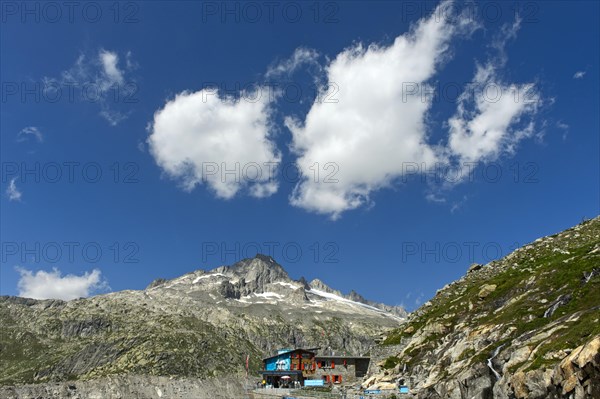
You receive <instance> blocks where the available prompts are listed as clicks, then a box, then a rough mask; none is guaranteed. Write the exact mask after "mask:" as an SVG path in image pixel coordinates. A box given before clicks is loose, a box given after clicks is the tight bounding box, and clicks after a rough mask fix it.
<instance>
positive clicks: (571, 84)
mask: <svg viewBox="0 0 600 399" xmlns="http://www.w3.org/2000/svg"><path fill="white" fill-rule="evenodd" d="M44 4H45V3H38V2H28V3H21V2H5V3H3V4H2V7H3V8H2V25H1V38H0V45H1V48H0V51H1V54H0V59H1V61H0V63H1V81H2V100H1V107H2V109H1V116H2V118H1V122H0V129H1V150H0V155H1V157H2V181H1V184H2V199H1V200H0V204H1V225H0V233H1V235H2V237H1V241H2V259H1V273H0V277H1V281H0V291H1V293H2V294H3V295H17V294H21V295H27V296H35V297H49V296H59V297H69V295H75V296H77V295H81V294H93V293H97V292H107V291H111V290H112V291H116V290H123V289H141V288H144V287H145V286H146V285H147V284H148V283H149V282H151V281H152V280H154V279H155V278H158V277H165V278H173V277H176V276H179V275H181V274H184V273H186V272H189V271H192V270H195V269H198V268H203V269H210V268H214V267H217V266H219V265H222V264H231V263H234V262H235V261H236V260H238V259H239V258H242V257H245V256H253V255H254V254H255V253H256V252H257V248H258V249H260V251H261V252H264V253H268V254H270V255H272V256H273V257H274V258H275V259H276V260H278V261H279V262H280V263H281V264H282V265H283V266H284V267H285V268H286V269H287V270H288V272H289V273H290V275H291V276H292V277H293V278H299V277H300V276H305V277H306V278H308V279H312V278H320V279H322V280H323V281H325V282H326V283H328V284H329V285H331V286H333V287H335V288H337V289H340V290H341V291H343V292H348V291H350V290H351V289H355V290H357V291H358V292H359V293H361V294H362V295H364V296H365V297H367V298H369V299H372V300H377V301H381V302H386V303H389V304H403V305H405V306H406V307H407V308H409V309H414V308H415V307H416V306H417V305H419V304H420V303H422V302H423V301H425V300H427V298H430V297H431V296H433V295H434V294H435V291H436V290H437V289H439V288H441V287H442V286H444V285H445V284H447V283H449V282H451V281H453V280H455V279H457V278H459V277H460V276H462V275H463V274H464V272H465V270H466V269H467V268H468V266H469V264H470V263H472V262H480V263H485V262H487V261H489V260H492V259H494V258H497V257H498V256H500V255H505V254H507V253H508V252H510V250H512V249H514V248H515V247H516V246H519V245H522V244H524V243H527V242H530V241H532V240H534V239H536V238H538V237H540V236H543V235H548V234H553V233H555V232H557V231H560V230H562V229H565V228H567V227H569V226H571V225H574V224H576V223H579V222H580V221H581V220H582V218H584V217H588V218H589V217H594V216H596V215H597V214H598V204H599V165H600V163H599V134H598V132H599V130H598V129H599V126H598V107H599V103H598V93H599V82H598V77H599V74H598V68H599V62H598V61H599V60H598V48H599V43H598V40H599V39H598V38H599V37H600V34H599V33H600V32H599V24H598V16H599V5H598V3H597V2H566V1H563V2H527V3H522V2H519V3H517V2H481V3H477V4H476V5H472V4H468V5H465V4H460V5H452V4H450V3H442V4H441V5H440V4H438V3H437V2H426V3H424V2H412V3H411V2H402V3H400V2H363V1H353V2H322V3H311V2H288V3H278V5H277V6H276V7H274V8H272V9H271V8H269V6H268V5H266V4H265V3H262V2H258V3H251V4H252V5H251V6H247V5H246V4H247V3H237V2H230V3H227V7H228V8H227V9H226V10H224V9H222V8H221V7H222V3H221V2H162V1H152V2H144V3H141V2H139V3H138V2H122V3H117V6H114V5H112V3H104V2H98V3H94V2H92V3H89V4H91V5H88V6H85V7H84V6H81V5H80V6H78V8H74V9H69V8H68V7H67V6H65V5H64V4H63V3H53V4H55V6H53V7H57V8H49V7H48V6H45V5H44ZM56 4H58V5H57V6H56ZM269 4H270V3H269ZM27 7H28V8H27ZM319 90H320V95H319V96H318V97H317V100H316V101H315V97H316V93H317V92H319ZM428 93H430V94H431V93H434V94H435V95H433V96H432V95H428ZM234 97H237V101H235V99H234ZM507 99H509V100H507ZM315 162H316V165H317V166H316V167H315ZM236 164H238V165H239V170H238V171H237V172H235V170H236V169H235V168H236ZM256 165H258V166H259V168H256ZM269 165H274V166H273V171H274V172H273V173H272V175H271V176H269V173H268V172H269V171H270V170H271V169H269V167H270V166H269ZM223 166H225V168H228V169H229V170H234V172H233V174H230V175H226V174H223ZM215 167H216V168H217V170H216V171H215V169H214V168H215ZM257 170H260V171H261V176H260V177H257V176H256V175H255V174H254V173H255V172H256V171H257ZM315 170H318V171H319V175H318V178H317V177H315V175H314V173H315ZM469 172H470V173H469ZM236 178H237V181H236ZM328 178H329V179H328ZM53 269H56V271H53ZM40 271H43V272H44V273H40ZM94 271H95V272H94ZM59 273H60V275H59Z"/></svg>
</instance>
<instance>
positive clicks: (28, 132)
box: [17, 126, 44, 143]
mask: <svg viewBox="0 0 600 399" xmlns="http://www.w3.org/2000/svg"><path fill="white" fill-rule="evenodd" d="M29 137H33V138H34V139H35V140H36V141H37V142H38V143H43V142H44V136H43V134H42V132H41V131H40V129H38V128H37V127H35V126H27V127H24V128H23V129H21V131H20V132H19V133H18V134H17V141H19V142H22V141H27V140H28V139H29Z"/></svg>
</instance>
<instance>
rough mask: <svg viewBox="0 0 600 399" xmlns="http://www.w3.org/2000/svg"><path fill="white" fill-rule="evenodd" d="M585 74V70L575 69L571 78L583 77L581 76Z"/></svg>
mask: <svg viewBox="0 0 600 399" xmlns="http://www.w3.org/2000/svg"><path fill="white" fill-rule="evenodd" d="M585 74H586V71H577V72H575V74H574V75H573V79H583V77H584V76H585Z"/></svg>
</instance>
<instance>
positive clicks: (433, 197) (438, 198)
mask: <svg viewBox="0 0 600 399" xmlns="http://www.w3.org/2000/svg"><path fill="white" fill-rule="evenodd" d="M425 199H426V200H427V201H429V202H435V203H438V204H443V203H445V202H446V198H444V197H441V196H439V195H438V194H436V193H428V194H427V195H426V196H425Z"/></svg>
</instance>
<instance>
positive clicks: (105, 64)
mask: <svg viewBox="0 0 600 399" xmlns="http://www.w3.org/2000/svg"><path fill="white" fill-rule="evenodd" d="M98 58H99V59H100V62H101V63H102V69H103V71H104V76H105V79H106V80H107V82H108V83H111V84H122V83H123V81H124V78H123V71H121V70H120V69H119V67H118V65H117V64H118V63H119V56H118V55H117V53H114V52H111V51H106V50H100V52H99V54H98Z"/></svg>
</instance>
